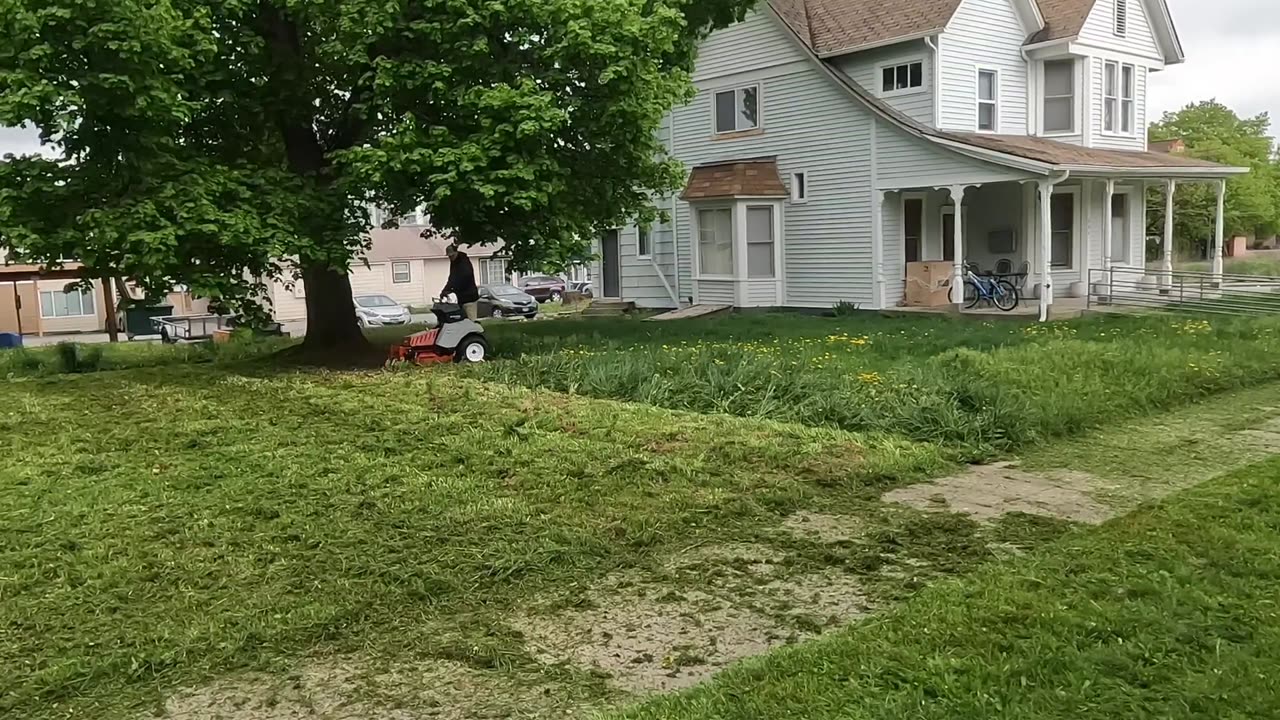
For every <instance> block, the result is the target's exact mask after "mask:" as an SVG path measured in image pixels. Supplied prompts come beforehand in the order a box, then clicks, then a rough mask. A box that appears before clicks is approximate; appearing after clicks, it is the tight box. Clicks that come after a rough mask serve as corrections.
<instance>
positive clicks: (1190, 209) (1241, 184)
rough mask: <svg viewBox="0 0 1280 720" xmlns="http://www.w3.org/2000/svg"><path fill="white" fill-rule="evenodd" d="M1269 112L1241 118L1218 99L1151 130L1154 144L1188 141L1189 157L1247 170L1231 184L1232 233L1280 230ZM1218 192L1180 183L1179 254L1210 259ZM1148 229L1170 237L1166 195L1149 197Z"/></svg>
mask: <svg viewBox="0 0 1280 720" xmlns="http://www.w3.org/2000/svg"><path fill="white" fill-rule="evenodd" d="M1270 127H1271V119H1270V118H1269V117H1268V116H1267V114H1266V113H1263V114H1261V115H1258V116H1257V117H1252V118H1243V119H1242V118H1240V117H1239V116H1238V115H1236V113H1235V112H1233V111H1232V110H1231V109H1230V108H1228V107H1227V106H1225V105H1223V104H1221V103H1219V102H1217V101H1216V100H1207V101H1204V102H1200V103H1195V104H1192V105H1188V106H1186V107H1184V108H1182V109H1181V110H1179V111H1177V112H1170V113H1165V115H1164V117H1163V118H1162V119H1161V120H1160V121H1159V122H1157V123H1154V124H1153V125H1152V126H1151V129H1150V138H1151V140H1152V141H1158V140H1182V141H1183V142H1185V143H1186V146H1187V154H1188V155H1190V156H1191V157H1195V158H1200V159H1202V160H1211V161H1213V162H1216V163H1221V164H1223V165H1232V166H1236V167H1247V168H1250V169H1251V170H1252V172H1250V173H1249V174H1248V175H1242V176H1239V177H1234V178H1231V179H1230V180H1228V181H1227V203H1226V231H1227V234H1228V236H1230V235H1233V234H1250V233H1258V234H1260V235H1270V234H1274V233H1276V232H1280V166H1278V165H1277V163H1276V146H1275V141H1274V140H1273V139H1272V137H1271V135H1270ZM1217 202H1218V201H1217V190H1216V189H1215V187H1214V186H1213V185H1212V184H1210V183H1191V182H1188V183H1179V185H1178V189H1177V192H1176V193H1175V195H1174V218H1173V221H1174V235H1175V238H1176V240H1177V243H1178V250H1179V251H1180V252H1182V253H1185V254H1189V255H1194V256H1196V257H1207V253H1208V249H1209V243H1210V242H1211V241H1212V239H1213V234H1214V224H1215V222H1216V217H1217ZM1148 205H1149V208H1150V210H1149V212H1148V214H1147V220H1148V225H1149V227H1148V231H1149V232H1150V234H1151V235H1152V236H1163V235H1164V209H1165V201H1164V191H1163V189H1162V188H1158V189H1155V190H1153V191H1152V193H1151V195H1150V197H1149V202H1148Z"/></svg>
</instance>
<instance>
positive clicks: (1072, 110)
mask: <svg viewBox="0 0 1280 720" xmlns="http://www.w3.org/2000/svg"><path fill="white" fill-rule="evenodd" d="M1075 129H1076V61H1075V60H1046V61H1045V63H1044V131H1045V132H1046V133H1072V132H1075Z"/></svg>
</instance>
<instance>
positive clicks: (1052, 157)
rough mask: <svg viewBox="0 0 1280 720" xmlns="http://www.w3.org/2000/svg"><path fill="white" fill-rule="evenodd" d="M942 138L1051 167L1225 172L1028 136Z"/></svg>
mask: <svg viewBox="0 0 1280 720" xmlns="http://www.w3.org/2000/svg"><path fill="white" fill-rule="evenodd" d="M939 137H943V138H950V139H953V140H957V141H959V142H962V143H964V144H966V145H973V146H975V147H980V148H986V149H987V150H995V151H997V152H1002V153H1007V154H1009V155H1016V156H1018V157H1022V158H1027V159H1028V160H1036V161H1039V162H1043V163H1048V164H1050V165H1083V166H1088V167H1100V168H1223V169H1226V168H1225V166H1222V165H1219V164H1217V163H1212V162H1209V161H1207V160H1197V159H1195V158H1192V157H1187V156H1186V155H1168V154H1166V153H1160V152H1141V151H1137V150H1103V149H1100V148H1087V147H1081V146H1079V145H1070V144H1068V143H1064V142H1058V141H1057V140H1049V139H1048V138H1041V137H1031V136H1026V135H988V134H984V133H958V132H952V133H939Z"/></svg>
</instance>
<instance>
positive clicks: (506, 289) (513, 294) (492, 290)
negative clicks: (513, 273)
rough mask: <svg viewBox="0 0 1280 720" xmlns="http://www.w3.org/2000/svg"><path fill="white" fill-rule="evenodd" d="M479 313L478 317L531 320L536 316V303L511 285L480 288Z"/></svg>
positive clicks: (528, 295) (532, 298)
mask: <svg viewBox="0 0 1280 720" xmlns="http://www.w3.org/2000/svg"><path fill="white" fill-rule="evenodd" d="M479 311H480V317H494V318H521V317H522V318H527V319H529V320H532V319H533V318H535V317H537V316H538V301H537V300H536V299H534V297H533V296H532V295H530V294H529V293H526V292H525V291H523V290H521V289H520V288H517V287H513V286H511V285H486V286H484V287H482V288H480V307H479Z"/></svg>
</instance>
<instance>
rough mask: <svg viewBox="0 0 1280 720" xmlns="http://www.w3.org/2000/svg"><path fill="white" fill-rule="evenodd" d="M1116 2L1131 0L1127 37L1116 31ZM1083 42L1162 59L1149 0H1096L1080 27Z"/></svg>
mask: <svg viewBox="0 0 1280 720" xmlns="http://www.w3.org/2000/svg"><path fill="white" fill-rule="evenodd" d="M1117 2H1128V3H1129V29H1128V32H1127V33H1126V34H1125V36H1124V37H1119V36H1117V35H1116V34H1115V12H1116V3H1117ZM1079 39H1080V42H1082V43H1086V44H1089V45H1092V46H1095V47H1100V48H1107V49H1109V50H1116V51H1119V52H1125V53H1131V54H1134V55H1140V56H1142V57H1147V58H1151V59H1152V60H1158V61H1163V59H1164V58H1163V56H1162V55H1161V53H1160V47H1159V45H1157V44H1156V37H1155V33H1154V32H1152V29H1151V19H1150V17H1148V15H1147V3H1146V0H1097V2H1096V3H1095V4H1094V6H1093V11H1092V12H1090V13H1089V18H1088V19H1087V20H1086V21H1085V23H1084V26H1083V27H1082V28H1081V29H1080V36H1079Z"/></svg>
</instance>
